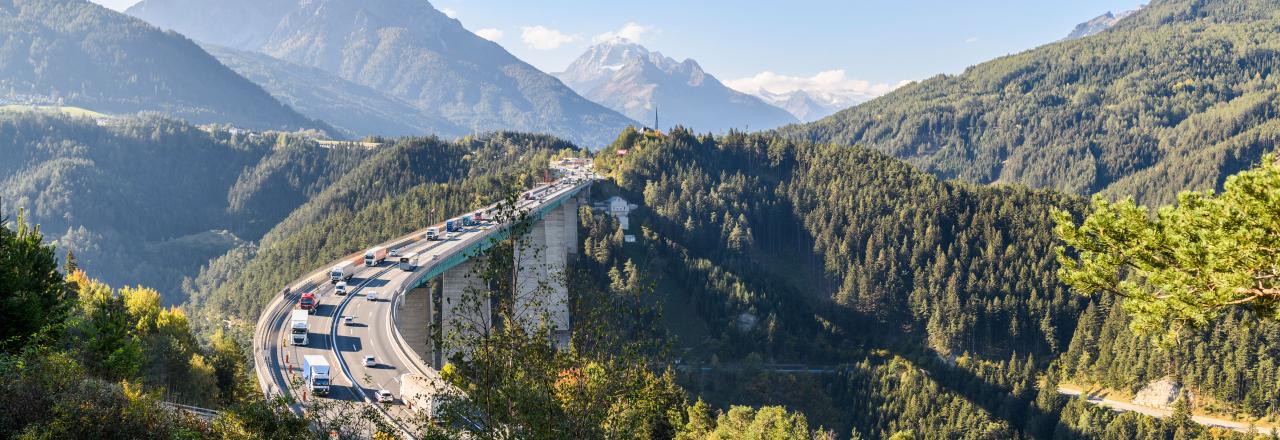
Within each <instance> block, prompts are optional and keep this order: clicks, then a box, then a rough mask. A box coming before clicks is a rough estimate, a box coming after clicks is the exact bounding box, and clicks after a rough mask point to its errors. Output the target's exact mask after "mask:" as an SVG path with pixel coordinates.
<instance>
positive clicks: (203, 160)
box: [0, 113, 367, 302]
mask: <svg viewBox="0 0 1280 440" xmlns="http://www.w3.org/2000/svg"><path fill="white" fill-rule="evenodd" d="M366 155H367V152H366V150H364V149H356V148H332V149H326V148H319V147H318V146H317V145H315V143H313V142H310V141H305V140H303V139H301V138H298V137H290V136H284V135H278V136H272V137H269V138H268V137H260V136H243V135H231V134H228V133H227V132H220V133H218V134H210V133H207V132H205V131H202V130H199V129H197V128H195V127H193V126H191V125H189V124H187V123H184V122H180V121H174V120H169V119H163V118H159V117H146V118H142V119H130V120H124V121H122V122H121V123H119V125H118V126H113V127H103V126H99V125H98V124H96V123H95V122H94V121H93V120H91V119H86V118H70V117H61V116H50V115H45V114H40V113H4V114H0V156H3V157H5V158H6V160H4V161H0V200H3V209H4V212H6V213H12V212H16V211H17V210H18V209H23V210H25V211H26V212H27V215H28V218H29V219H31V220H32V221H35V222H39V224H41V227H42V228H44V232H45V235H46V237H48V238H49V239H51V240H54V241H55V242H56V243H57V244H58V246H59V249H61V250H63V251H65V250H70V251H72V252H74V253H75V254H77V258H78V260H79V261H80V265H81V266H82V267H84V268H86V269H89V270H93V271H94V272H95V273H98V274H100V275H101V276H102V278H103V279H104V280H109V281H111V282H113V283H118V284H122V285H123V284H126V283H128V284H136V283H145V284H147V285H151V286H155V287H156V288H158V289H160V291H162V292H164V293H165V294H166V300H168V301H170V302H180V301H181V300H182V299H183V298H181V297H178V296H177V294H178V292H179V286H180V285H181V282H182V278H183V277H184V276H194V275H195V273H196V271H197V270H198V269H199V267H200V266H201V265H202V264H204V263H206V262H207V261H208V260H209V258H212V257H215V256H217V255H220V254H222V253H223V252H226V250H227V249H229V248H231V247H234V246H237V245H238V243H239V242H240V241H241V240H257V239H258V237H260V236H261V235H262V234H263V233H265V232H266V231H267V230H268V229H270V228H271V227H273V226H274V225H275V224H276V223H277V222H279V221H280V219H282V218H284V217H285V216H286V215H288V214H289V212H290V211H292V210H293V208H294V207H296V206H298V205H301V204H302V203H303V202H305V201H306V200H307V199H309V198H310V196H311V195H313V194H315V193H318V192H319V191H320V189H322V188H323V187H325V186H326V185H327V183H328V182H330V181H332V180H333V179H334V178H335V177H336V176H338V175H341V174H343V172H344V170H346V169H349V168H351V167H353V166H354V165H355V164H356V163H359V162H360V161H361V160H362V159H363V158H364V157H365V156H366Z"/></svg>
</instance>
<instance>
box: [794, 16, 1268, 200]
mask: <svg viewBox="0 0 1280 440" xmlns="http://www.w3.org/2000/svg"><path fill="white" fill-rule="evenodd" d="M1277 11H1280V5H1277V4H1275V3H1274V2H1265V1H1252V0H1213V1H1198V0H1196V1H1192V0H1162V1H1154V2H1152V4H1151V5H1149V6H1147V7H1145V8H1143V9H1141V10H1139V11H1137V12H1135V13H1134V14H1133V15H1132V16H1131V17H1128V18H1127V19H1125V20H1123V21H1121V22H1120V23H1119V24H1117V25H1116V26H1115V27H1114V28H1112V29H1110V30H1108V31H1107V32H1102V33H1099V34H1097V35H1093V36H1089V37H1085V38H1080V39H1075V40H1069V41H1061V42H1056V43H1052V44H1048V45H1045V46H1042V47H1039V48H1036V49H1032V50H1028V51H1026V52H1022V53H1018V54H1014V55H1009V56H1005V57H1001V58H997V59H995V60H992V61H988V62H985V63H981V64H978V65H976V66H973V67H970V68H969V69H966V70H965V71H964V72H963V73H961V74H959V75H939V76H937V77H933V78H929V79H927V80H924V81H920V82H917V83H913V84H910V85H908V86H904V87H902V88H901V89H899V90H897V91H895V92H893V93H890V94H888V95H886V96H884V97H882V98H879V99H876V100H873V101H870V102H867V103H864V104H862V105H859V106H856V107H854V108H851V109H848V110H845V111H842V112H839V113H837V114H835V115H833V116H831V117H828V118H826V119H823V120H820V121H817V122H814V123H810V124H805V125H798V126H790V127H786V128H784V129H782V130H780V131H781V132H782V133H784V134H786V135H788V136H791V137H794V138H798V139H808V140H815V141H819V142H834V143H838V144H843V145H855V144H856V145H861V146H865V147H868V148H872V149H876V150H879V151H882V152H885V153H887V154H889V155H892V156H895V157H898V158H901V159H904V160H906V161H908V162H910V163H912V164H914V165H916V166H918V167H920V168H921V169H923V170H926V171H929V172H931V173H934V174H936V175H938V176H941V177H944V178H961V179H965V180H968V181H972V182H978V183H990V182H1016V183H1023V184H1026V185H1030V186H1033V187H1047V188H1054V189H1059V190H1062V191H1066V192H1072V193H1093V192H1098V191H1105V192H1107V193H1108V194H1112V195H1115V196H1127V195H1134V196H1136V197H1137V198H1138V199H1139V200H1140V201H1144V202H1152V203H1158V202H1166V203H1167V202H1171V201H1172V200H1173V195H1174V194H1176V193H1177V191H1180V190H1184V189H1207V188H1212V187H1213V186H1214V185H1220V184H1221V183H1222V181H1223V180H1224V179H1225V177H1226V176H1228V175H1230V174H1233V173H1235V172H1237V171H1239V170H1241V169H1243V168H1246V167H1248V166H1249V165H1250V164H1252V163H1256V161H1257V160H1258V158H1259V157H1261V155H1262V153H1263V152H1265V151H1269V150H1272V149H1273V148H1274V147H1273V145H1274V144H1275V143H1276V141H1277V140H1278V139H1277V136H1278V133H1280V132H1277V130H1276V127H1275V125H1274V123H1273V119H1274V118H1273V115H1274V114H1275V113H1276V108H1277V105H1278V104H1280V101H1278V100H1277V99H1278V97H1280V95H1278V94H1277V92H1276V90H1277V87H1278V86H1280V77H1277V76H1276V75H1275V72H1274V66H1275V65H1276V63H1277V61H1280V56H1278V55H1277V48H1278V46H1277V45H1280V43H1277V42H1278V41H1280V31H1277V29H1278V27H1277V26H1276V25H1277V24H1280V18H1278V17H1280V16H1277V15H1276V12H1277Z"/></svg>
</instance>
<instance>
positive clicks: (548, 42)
mask: <svg viewBox="0 0 1280 440" xmlns="http://www.w3.org/2000/svg"><path fill="white" fill-rule="evenodd" d="M520 39H521V40H524V43H525V44H528V45H529V47H531V48H534V49H537V50H554V49H558V48H560V46H563V45H565V44H569V43H572V42H574V41H576V40H577V39H578V37H576V36H573V35H569V34H566V33H564V32H560V31H558V30H555V29H551V28H548V27H545V26H525V27H522V28H520Z"/></svg>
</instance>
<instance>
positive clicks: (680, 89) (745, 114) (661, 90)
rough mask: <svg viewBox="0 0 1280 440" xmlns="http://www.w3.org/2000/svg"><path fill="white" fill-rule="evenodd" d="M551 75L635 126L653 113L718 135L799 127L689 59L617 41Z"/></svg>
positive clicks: (787, 115) (596, 47)
mask: <svg viewBox="0 0 1280 440" xmlns="http://www.w3.org/2000/svg"><path fill="white" fill-rule="evenodd" d="M555 76H556V77H557V78H559V79H560V80H561V81H563V82H564V83H565V84H567V85H568V86H569V87H570V88H572V89H574V90H575V91H577V92H578V93H579V94H582V95H583V96H585V97H587V98H588V99H591V100H593V101H596V102H598V103H600V104H602V105H604V106H606V107H609V108H611V109H614V110H617V111H619V112H621V113H622V114H624V115H627V116H628V117H630V118H632V119H635V120H639V121H648V120H650V119H651V118H652V117H653V116H654V115H653V113H654V111H655V110H656V111H657V113H658V116H659V117H660V123H661V121H666V124H667V126H672V125H677V124H683V125H686V126H690V127H693V128H695V129H699V130H707V131H716V132H723V131H727V130H729V129H731V128H739V129H741V128H744V127H756V128H773V127H777V126H780V125H784V124H789V123H795V122H798V121H797V120H796V119H795V117H793V116H792V115H791V114H790V113H788V112H786V111H785V110H784V109H781V108H778V107H776V106H773V105H771V104H769V103H767V102H765V101H764V100H762V99H760V98H758V97H755V96H751V95H749V94H746V93H742V92H739V91H736V90H733V89H730V88H729V87H727V86H725V85H724V84H723V83H721V82H720V80H718V79H716V77H715V76H713V75H711V74H709V73H707V72H706V71H705V70H703V69H702V66H701V65H699V64H698V62H697V61H694V60H693V59H685V60H684V61H676V60H675V59H672V58H670V57H667V56H665V55H663V54H662V53H661V52H657V51H650V50H649V49H647V48H645V47H644V46H642V45H640V44H638V43H635V42H632V41H630V40H626V39H624V38H620V37H619V38H614V39H611V40H607V41H604V42H601V43H598V44H596V45H594V46H592V47H590V48H588V49H587V51H586V52H584V53H583V54H582V55H581V56H579V57H578V58H577V59H575V60H574V61H573V62H572V63H571V64H569V66H568V67H567V68H566V69H565V71H564V72H560V73H556V74H555ZM659 128H661V127H659Z"/></svg>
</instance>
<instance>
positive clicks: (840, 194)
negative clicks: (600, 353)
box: [584, 129, 1272, 438]
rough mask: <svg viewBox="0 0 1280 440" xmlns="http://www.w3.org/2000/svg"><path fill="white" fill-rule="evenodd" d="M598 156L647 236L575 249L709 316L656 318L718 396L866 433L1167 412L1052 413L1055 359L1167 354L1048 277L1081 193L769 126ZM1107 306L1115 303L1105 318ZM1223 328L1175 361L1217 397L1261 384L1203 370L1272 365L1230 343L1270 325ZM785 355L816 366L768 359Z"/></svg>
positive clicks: (1064, 428) (1004, 430)
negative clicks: (645, 278)
mask: <svg viewBox="0 0 1280 440" xmlns="http://www.w3.org/2000/svg"><path fill="white" fill-rule="evenodd" d="M623 149H625V150H627V153H626V155H625V156H617V155H616V154H615V152H616V151H618V150H623ZM597 166H598V167H600V168H602V169H604V170H606V171H607V172H609V173H611V174H612V175H613V176H614V178H615V179H616V181H617V182H618V185H619V187H618V188H617V189H616V191H617V192H618V193H619V194H621V195H624V196H625V197H627V198H629V199H631V200H633V201H635V202H636V203H638V204H640V205H641V206H642V208H641V210H640V211H639V212H638V213H637V214H635V215H633V216H632V224H633V226H632V228H633V229H632V231H630V232H628V233H631V234H636V235H637V238H638V240H639V242H640V244H636V245H622V244H618V245H616V246H613V245H610V246H606V243H603V242H601V243H593V242H588V243H585V244H584V252H586V253H585V255H590V256H592V257H593V258H597V259H617V258H628V259H634V261H633V264H634V265H635V266H636V267H637V268H638V269H637V271H638V272H640V273H645V274H652V275H653V276H655V277H656V278H657V281H656V282H657V284H656V285H657V286H658V289H659V291H660V292H661V293H662V295H661V296H663V297H664V301H665V302H666V307H665V310H667V311H668V313H680V314H682V315H681V318H682V319H694V320H697V321H701V322H702V323H703V324H704V325H705V328H703V329H697V328H696V326H692V325H689V324H687V323H685V324H680V323H678V322H676V321H674V320H668V321H667V324H668V327H669V328H671V329H672V330H673V332H674V333H676V336H677V338H680V340H679V341H678V342H677V345H676V346H677V348H679V349H680V350H679V351H678V352H679V353H681V355H682V356H683V357H684V361H685V362H687V363H690V365H691V367H690V368H691V370H690V372H689V373H688V374H687V375H686V377H685V379H684V380H685V382H686V383H687V384H688V386H689V387H690V388H691V390H692V391H694V392H696V393H700V394H702V395H703V396H704V397H707V398H711V399H712V400H713V401H714V402H717V403H719V404H724V403H726V402H728V401H733V402H735V403H743V404H753V405H760V404H785V405H788V406H789V407H793V408H797V409H800V410H802V411H803V412H804V413H805V414H806V415H807V416H808V417H809V418H810V420H811V421H812V422H814V423H821V424H824V425H826V426H833V427H836V428H837V432H841V431H843V430H844V429H845V428H849V429H856V430H858V431H859V432H861V433H862V434H864V435H867V436H869V437H881V436H888V435H890V434H893V433H895V432H900V431H905V430H913V431H914V432H915V433H917V434H922V433H928V435H926V436H925V438H952V437H954V436H957V435H960V434H961V433H964V434H966V435H973V434H975V433H981V434H978V435H974V437H975V438H985V437H992V438H1008V437H1010V436H1013V435H1026V436H1030V437H1034V438H1050V437H1053V436H1057V438H1076V437H1075V436H1084V437H1086V438H1088V437H1093V436H1099V435H1101V432H1102V431H1103V430H1126V429H1128V430H1130V431H1128V432H1161V433H1167V434H1172V432H1173V430H1174V429H1175V428H1174V427H1172V425H1162V424H1161V423H1160V422H1151V421H1149V420H1144V419H1143V418H1141V417H1138V418H1134V417H1125V418H1116V419H1112V418H1105V419H1104V418H1101V416H1100V415H1092V416H1090V417H1098V418H1095V419H1092V420H1095V422H1096V423H1100V424H1099V425H1093V424H1091V423H1094V422H1089V423H1085V422H1083V421H1084V420H1086V419H1085V418H1080V417H1076V418H1064V419H1062V420H1061V422H1059V411H1060V410H1062V408H1064V406H1063V405H1064V404H1066V399H1065V398H1061V397H1058V396H1057V394H1056V389H1055V388H1056V384H1057V383H1058V381H1059V380H1062V379H1063V378H1064V377H1066V378H1068V379H1072V380H1079V381H1082V382H1088V381H1091V380H1094V379H1093V378H1102V377H1105V379H1098V380H1103V381H1107V382H1106V383H1108V384H1113V386H1117V387H1119V388H1125V389H1130V390H1136V389H1137V388H1139V387H1141V386H1142V385H1144V384H1145V382H1144V381H1143V380H1146V379H1150V378H1152V377H1153V376H1155V377H1158V376H1159V375H1162V374H1163V372H1162V370H1160V368H1158V367H1159V366H1160V365H1167V364H1168V363H1169V358H1168V357H1167V356H1168V353H1167V352H1166V353H1161V352H1159V351H1157V350H1152V349H1151V347H1150V346H1149V345H1143V344H1144V343H1146V341H1144V340H1141V339H1138V338H1137V337H1132V336H1130V335H1128V334H1124V333H1121V327H1122V326H1124V325H1125V324H1126V323H1127V321H1125V315H1124V314H1123V312H1121V311H1120V310H1119V309H1118V308H1114V309H1113V308H1112V307H1111V304H1110V303H1107V302H1101V301H1100V300H1090V299H1088V298H1086V297H1083V296H1079V295H1077V294H1076V293H1074V292H1072V291H1070V290H1068V289H1067V288H1066V286H1065V285H1063V284H1062V283H1061V282H1060V281H1058V278H1057V275H1056V272H1057V268H1058V262H1057V261H1056V259H1055V256H1054V252H1053V248H1054V246H1055V238H1054V235H1053V233H1052V227H1053V222H1052V220H1051V219H1050V209H1051V208H1058V209H1065V210H1067V211H1068V212H1080V211H1081V210H1082V209H1083V206H1084V205H1083V201H1082V200H1080V199H1077V198H1074V197H1071V196H1065V195H1059V194H1056V193H1053V192H1047V191H1037V190H1027V189H1023V188H1020V187H1017V186H993V187H986V186H975V185H971V184H966V183H961V182H954V181H942V180H938V179H937V178H935V177H933V176H930V175H928V174H926V173H923V172H920V171H917V170H914V169H912V168H911V167H910V166H908V165H906V164H904V163H902V162H899V161H897V160H894V159H892V158H889V157H887V156H884V155H882V154H879V153H876V152H873V151H870V150H866V149H861V148H849V147H842V146H832V145H828V146H818V145H812V144H809V143H806V142H796V141H791V140H787V139H786V138H782V137H778V136H773V135H767V134H766V135H743V134H739V133H732V134H730V135H727V136H723V137H707V136H695V135H693V134H691V133H689V132H687V131H684V130H679V129H677V130H675V131H673V132H672V133H671V134H670V135H669V136H654V135H649V134H640V133H636V132H626V133H624V134H623V135H622V136H621V137H620V138H619V140H618V141H617V142H616V143H615V144H614V145H613V146H611V147H610V148H609V149H607V150H605V151H604V152H603V154H601V155H600V156H598V158H597ZM613 240H616V241H617V242H619V243H621V241H622V240H621V236H620V235H619V237H618V238H616V239H613ZM619 253H621V254H622V255H621V256H619V255H618V254H619ZM1112 310H1114V312H1113V311H1112ZM1108 313H1110V314H1115V315H1116V316H1114V317H1112V318H1109V319H1110V321H1104V320H1103V317H1104V315H1105V314H1108ZM1078 321H1079V322H1081V324H1079V325H1077V322H1078ZM1225 329H1226V327H1224V331H1226V330H1225ZM1100 332H1101V333H1100ZM1222 333H1223V332H1221V331H1220V332H1218V333H1216V334H1208V335H1205V336H1204V337H1203V342H1200V343H1193V344H1188V345H1189V346H1192V345H1195V346H1198V347H1199V348H1198V349H1197V350H1196V351H1194V352H1186V353H1187V354H1188V355H1189V354H1190V353H1195V356H1196V357H1197V359H1199V361H1198V362H1199V365H1200V366H1195V367H1192V366H1189V365H1188V366H1187V369H1186V370H1185V373H1184V374H1182V375H1181V377H1183V378H1184V380H1185V381H1186V382H1185V383H1187V384H1188V385H1190V386H1192V387H1204V389H1205V390H1206V391H1208V390H1215V391H1214V394H1215V396H1219V395H1222V396H1225V395H1227V394H1228V393H1227V392H1224V391H1216V390H1228V389H1230V390H1234V391H1235V392H1238V393H1239V394H1237V395H1232V396H1231V397H1226V398H1225V399H1227V400H1237V399H1245V398H1250V397H1248V395H1249V394H1257V392H1246V391H1247V390H1245V389H1242V388H1223V387H1224V386H1226V384H1227V383H1228V382H1226V381H1223V380H1221V379H1220V378H1219V377H1220V375H1219V374H1217V373H1211V372H1209V371H1208V370H1205V369H1204V368H1205V367H1206V366H1210V365H1219V366H1222V367H1220V368H1228V367H1225V366H1227V365H1231V367H1229V368H1230V369H1231V371H1239V372H1240V373H1238V374H1257V375H1248V376H1238V377H1240V378H1241V380H1244V379H1245V378H1257V379H1259V380H1264V381H1265V380H1267V379H1266V378H1267V377H1270V376H1267V374H1272V373H1269V372H1270V371H1272V370H1271V369H1267V367H1265V366H1254V365H1256V364H1253V363H1252V362H1253V361H1246V362H1244V363H1241V362H1240V360H1239V359H1237V358H1238V357H1239V356H1240V355H1242V353H1243V352H1242V351H1241V350H1244V351H1250V350H1251V349H1249V348H1247V347H1242V348H1239V349H1236V350H1227V349H1225V346H1226V345H1227V344H1231V342H1229V341H1237V342H1244V341H1249V342H1252V343H1258V344H1261V343H1263V342H1264V341H1263V340H1261V338H1265V336H1262V335H1257V336H1253V334H1254V333H1253V332H1251V331H1247V330H1245V331H1242V330H1234V331H1229V333H1227V334H1228V335H1231V334H1235V335H1238V336H1230V337H1225V338H1224V337H1223V336H1222ZM1250 338H1253V339H1250ZM1252 346H1254V347H1256V345H1252ZM1215 347H1216V348H1215ZM1215 349H1223V351H1213V350H1215ZM1233 351H1234V352H1233ZM1064 354H1065V356H1064ZM1260 356H1263V357H1269V356H1270V355H1260ZM1057 359H1061V360H1059V361H1055V360H1057ZM1134 360H1137V362H1135V361H1134ZM1104 361H1105V362H1104ZM1258 362H1261V363H1262V365H1271V364H1272V361H1270V360H1259V361H1258ZM788 364H801V365H806V366H809V367H811V368H817V369H818V370H819V371H822V372H823V373H818V374H800V375H796V374H785V373H774V372H772V368H773V367H771V366H772V365H788ZM1054 365H1063V366H1069V368H1068V372H1069V374H1067V375H1061V373H1062V370H1059V369H1053V368H1051V367H1053V366H1054ZM1258 368H1261V370H1258ZM1218 371H1225V370H1218ZM1245 371H1261V372H1260V373H1245ZM1232 374H1237V373H1232ZM1211 376H1212V377H1211ZM1232 377H1237V376H1232ZM1115 384H1123V386H1118V385H1115ZM1264 396H1270V395H1269V394H1266V393H1263V394H1260V395H1259V396H1255V397H1252V398H1257V397H1264ZM1267 402H1269V401H1267ZM1072 405H1075V404H1072ZM1266 405H1269V404H1264V405H1263V407H1265V408H1270V406H1266ZM1069 408H1071V409H1070V411H1073V412H1072V413H1071V414H1072V416H1073V417H1075V416H1077V415H1079V414H1080V411H1082V409H1081V408H1080V407H1078V406H1070V407H1069ZM940 414H951V415H953V416H951V417H941V416H939V415H940ZM1089 414H1093V413H1089ZM956 415H959V416H956ZM1082 423H1083V424H1082ZM1170 423H1172V422H1170ZM1179 423H1182V422H1179ZM1112 424H1114V426H1113V425H1112ZM1186 429H1192V430H1197V429H1199V428H1196V427H1194V426H1192V427H1190V428H1186ZM1133 430H1137V431H1133ZM1144 430H1145V431H1144ZM1189 432H1190V431H1189ZM1196 432H1201V431H1196ZM1205 432H1207V431H1205ZM1205 432H1201V433H1205ZM1017 433H1020V434H1017ZM1196 435H1198V434H1196Z"/></svg>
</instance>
